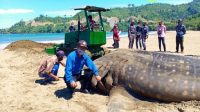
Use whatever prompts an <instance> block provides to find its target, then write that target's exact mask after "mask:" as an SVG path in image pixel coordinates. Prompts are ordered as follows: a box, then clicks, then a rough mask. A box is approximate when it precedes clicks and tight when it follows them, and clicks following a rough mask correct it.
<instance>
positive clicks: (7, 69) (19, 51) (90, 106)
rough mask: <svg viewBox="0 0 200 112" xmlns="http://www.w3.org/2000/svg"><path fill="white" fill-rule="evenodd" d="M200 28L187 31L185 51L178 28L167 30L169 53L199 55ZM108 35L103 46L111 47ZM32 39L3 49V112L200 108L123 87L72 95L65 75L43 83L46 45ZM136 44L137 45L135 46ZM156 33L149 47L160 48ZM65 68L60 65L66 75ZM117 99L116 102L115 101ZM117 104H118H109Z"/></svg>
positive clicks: (124, 44) (186, 111)
mask: <svg viewBox="0 0 200 112" xmlns="http://www.w3.org/2000/svg"><path fill="white" fill-rule="evenodd" d="M199 36H200V31H188V32H187V34H186V35H185V40H184V46H185V50H184V53H178V54H177V53H174V52H175V32H174V31H170V32H167V36H166V48H167V52H168V53H173V54H177V55H190V56H191V55H192V56H200V51H199V48H200V41H199ZM112 43H113V40H112V39H108V40H107V44H106V45H104V47H109V48H110V47H112ZM49 46H51V44H41V43H35V42H30V41H22V42H16V43H13V44H12V45H9V46H7V48H6V49H4V50H1V51H0V60H1V63H0V90H1V91H0V112H200V102H199V101H188V102H181V103H159V102H150V101H145V100H139V99H137V98H134V97H132V96H130V95H128V93H127V92H126V91H124V90H123V89H120V90H119V93H113V94H114V95H112V97H109V96H103V95H99V94H84V93H81V92H76V93H75V95H74V96H73V97H72V98H70V97H69V96H70V95H69V93H68V91H67V90H66V85H65V83H64V81H63V79H62V78H60V80H59V81H57V82H54V83H53V84H48V85H41V78H39V77H38V75H37V70H38V67H39V65H40V62H41V60H42V59H43V58H44V57H46V56H47V54H46V53H45V52H44V48H45V47H49ZM120 48H128V38H127V37H126V38H121V41H120ZM135 48H136V47H135V44H134V49H135ZM158 50H159V48H158V40H157V35H150V36H149V38H148V40H147V51H158ZM63 74H64V68H63V67H61V68H60V69H59V73H58V75H59V76H61V77H62V76H63ZM113 102H114V104H113ZM110 105H115V107H117V108H110Z"/></svg>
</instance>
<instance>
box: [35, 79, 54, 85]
mask: <svg viewBox="0 0 200 112" xmlns="http://www.w3.org/2000/svg"><path fill="white" fill-rule="evenodd" d="M35 83H37V84H40V85H48V84H52V85H55V84H56V83H54V82H53V81H45V80H44V79H37V80H35Z"/></svg>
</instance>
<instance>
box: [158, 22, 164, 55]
mask: <svg viewBox="0 0 200 112" xmlns="http://www.w3.org/2000/svg"><path fill="white" fill-rule="evenodd" d="M157 34H158V44H159V50H160V51H161V43H162V45H163V48H164V52H165V51H166V45H165V35H166V26H165V25H164V24H163V22H162V21H161V22H159V25H158V27H157Z"/></svg>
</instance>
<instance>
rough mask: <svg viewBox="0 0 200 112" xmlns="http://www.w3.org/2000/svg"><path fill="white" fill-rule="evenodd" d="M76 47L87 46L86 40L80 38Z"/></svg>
mask: <svg viewBox="0 0 200 112" xmlns="http://www.w3.org/2000/svg"><path fill="white" fill-rule="evenodd" d="M78 47H85V48H87V42H86V41H84V40H80V41H79V42H78Z"/></svg>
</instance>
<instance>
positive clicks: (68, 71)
mask: <svg viewBox="0 0 200 112" xmlns="http://www.w3.org/2000/svg"><path fill="white" fill-rule="evenodd" d="M86 49H87V43H86V42H85V41H84V40H80V41H79V42H78V44H77V50H75V51H73V52H71V53H70V54H69V55H68V57H67V62H66V67H65V76H64V81H65V83H66V84H67V88H68V89H69V90H70V92H71V93H72V94H73V93H74V89H75V88H76V87H77V83H76V81H80V83H81V92H84V93H90V86H91V79H92V74H91V75H89V74H87V75H82V74H81V71H82V69H83V66H84V65H86V66H87V67H88V68H89V69H90V70H91V71H92V72H93V74H94V76H95V77H96V80H97V81H100V80H101V77H100V76H99V75H98V69H97V67H96V65H95V64H94V62H93V61H92V60H91V58H90V57H89V56H88V55H87V54H86V53H85V50H86Z"/></svg>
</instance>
